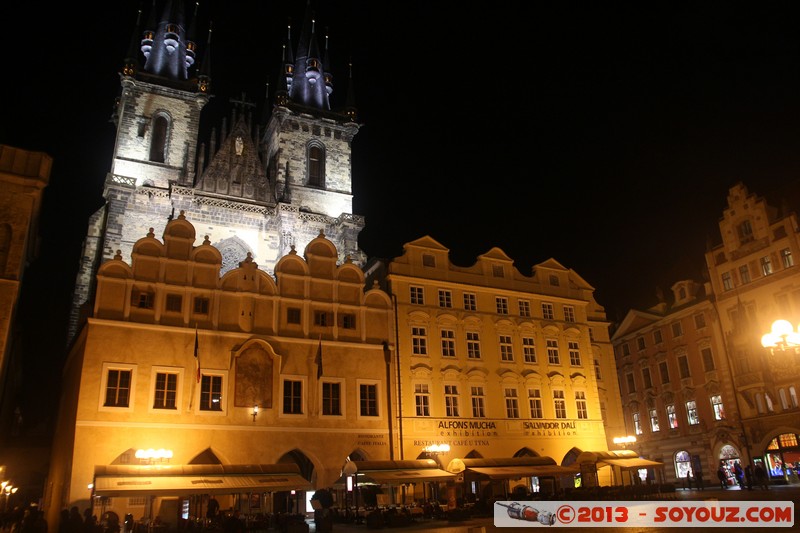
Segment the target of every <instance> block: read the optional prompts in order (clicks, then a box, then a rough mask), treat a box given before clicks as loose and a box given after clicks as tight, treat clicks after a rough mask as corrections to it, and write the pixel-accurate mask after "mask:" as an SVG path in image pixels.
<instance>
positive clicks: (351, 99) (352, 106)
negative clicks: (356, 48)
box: [344, 58, 358, 122]
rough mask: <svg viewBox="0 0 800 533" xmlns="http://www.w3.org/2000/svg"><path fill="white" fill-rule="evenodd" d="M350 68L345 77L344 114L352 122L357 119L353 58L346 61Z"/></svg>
mask: <svg viewBox="0 0 800 533" xmlns="http://www.w3.org/2000/svg"><path fill="white" fill-rule="evenodd" d="M348 66H349V68H350V75H349V78H348V79H347V101H346V102H345V106H344V114H345V115H347V116H348V117H350V120H351V121H352V122H355V121H356V120H357V119H358V110H357V109H356V90H355V83H353V59H352V58H351V59H350V63H348Z"/></svg>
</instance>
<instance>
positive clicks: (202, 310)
mask: <svg viewBox="0 0 800 533" xmlns="http://www.w3.org/2000/svg"><path fill="white" fill-rule="evenodd" d="M209 303H210V301H209V299H208V298H203V297H201V296H198V297H197V298H195V299H194V313H195V314H196V315H207V314H208V307H209Z"/></svg>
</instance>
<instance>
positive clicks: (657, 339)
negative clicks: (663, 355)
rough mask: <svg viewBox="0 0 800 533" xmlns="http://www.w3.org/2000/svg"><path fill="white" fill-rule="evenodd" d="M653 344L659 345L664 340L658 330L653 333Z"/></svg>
mask: <svg viewBox="0 0 800 533" xmlns="http://www.w3.org/2000/svg"><path fill="white" fill-rule="evenodd" d="M653 342H654V343H655V344H661V343H662V342H664V339H663V337H662V336H661V330H660V329H657V330H655V331H654V332H653Z"/></svg>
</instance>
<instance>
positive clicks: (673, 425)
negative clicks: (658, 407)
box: [667, 404, 678, 429]
mask: <svg viewBox="0 0 800 533" xmlns="http://www.w3.org/2000/svg"><path fill="white" fill-rule="evenodd" d="M667 422H668V423H669V428H670V429H677V427H678V415H677V414H676V413H675V406H674V405H672V404H670V405H668V406H667Z"/></svg>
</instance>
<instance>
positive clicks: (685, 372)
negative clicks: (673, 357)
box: [678, 355, 692, 379]
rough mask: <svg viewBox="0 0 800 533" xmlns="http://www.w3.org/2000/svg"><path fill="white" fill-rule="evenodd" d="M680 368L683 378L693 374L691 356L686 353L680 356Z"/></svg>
mask: <svg viewBox="0 0 800 533" xmlns="http://www.w3.org/2000/svg"><path fill="white" fill-rule="evenodd" d="M678 370H679V372H680V375H681V379H686V378H688V377H691V375H692V374H691V373H690V372H689V358H688V357H686V356H685V355H681V356H678Z"/></svg>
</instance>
